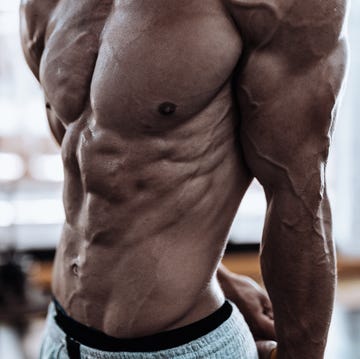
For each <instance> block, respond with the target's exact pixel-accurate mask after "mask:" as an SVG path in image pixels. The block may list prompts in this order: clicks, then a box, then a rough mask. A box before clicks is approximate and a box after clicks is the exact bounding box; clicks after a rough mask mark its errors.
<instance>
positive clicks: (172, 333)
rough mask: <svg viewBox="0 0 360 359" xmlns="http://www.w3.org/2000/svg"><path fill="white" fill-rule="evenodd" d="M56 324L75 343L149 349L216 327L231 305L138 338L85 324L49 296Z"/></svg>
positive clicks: (181, 341)
mask: <svg viewBox="0 0 360 359" xmlns="http://www.w3.org/2000/svg"><path fill="white" fill-rule="evenodd" d="M53 302H54V306H55V310H56V315H55V321H56V323H57V325H58V326H59V327H60V328H61V329H62V330H63V331H64V332H65V334H66V335H67V336H69V337H71V338H72V339H73V340H74V341H76V342H78V343H79V344H82V345H86V346H88V347H90V348H93V349H97V350H102V351H109V352H119V351H124V352H152V351H159V350H165V349H171V348H174V347H177V346H180V345H183V344H187V343H189V342H191V341H193V340H196V339H198V338H200V337H202V336H204V335H206V334H208V333H210V332H211V331H213V330H215V329H216V328H218V327H219V326H220V325H221V324H222V323H224V322H225V321H226V320H227V319H229V318H230V316H231V313H232V310H233V308H232V305H231V304H230V303H229V302H228V301H225V303H224V304H223V305H222V307H220V308H219V309H218V310H216V311H215V312H214V313H212V314H210V315H209V316H208V317H206V318H204V319H201V320H199V321H197V322H194V323H191V324H189V325H186V326H184V327H181V328H176V329H172V330H169V331H165V332H161V333H158V334H154V335H149V336H145V337H139V338H131V339H128V338H116V337H112V336H110V335H107V334H105V333H103V332H101V331H99V330H97V329H94V328H91V327H88V326H86V325H84V324H81V323H79V322H77V321H76V320H74V319H72V318H71V317H69V316H68V315H67V314H66V312H65V310H64V309H63V308H62V307H61V305H60V304H59V302H58V301H57V300H56V299H53Z"/></svg>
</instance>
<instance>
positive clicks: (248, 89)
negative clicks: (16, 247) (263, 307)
mask: <svg viewBox="0 0 360 359" xmlns="http://www.w3.org/2000/svg"><path fill="white" fill-rule="evenodd" d="M345 12H346V9H345V0H326V1H312V0H263V1H258V0H202V1H197V0H187V1H185V0H183V1H179V0H176V1H175V0H156V1H125V0H119V1H113V0H102V1H98V0H77V1H72V0H58V1H57V0H52V1H50V0H28V1H25V0H24V1H23V2H22V7H21V31H22V43H23V49H24V52H25V56H26V59H27V61H28V63H29V65H30V67H31V69H32V71H33V72H34V74H35V76H36V77H37V78H38V80H39V81H40V83H41V85H42V87H43V89H44V93H45V98H46V103H47V113H48V118H49V122H50V126H51V129H52V130H53V133H54V135H55V137H56V139H57V141H58V142H59V143H60V144H61V150H62V158H63V163H64V172H65V182H64V196H63V198H64V207H65V214H66V221H65V224H64V228H63V233H62V238H61V241H60V244H59V247H58V249H57V253H56V259H55V266H54V273H53V292H54V295H55V296H56V298H57V299H58V300H59V302H60V303H61V305H62V306H63V307H64V308H65V310H66V311H67V312H68V313H69V314H70V315H71V316H72V317H73V318H74V319H75V320H77V321H79V322H81V323H84V324H86V325H89V326H92V327H94V328H97V329H99V330H102V331H104V332H105V333H107V334H109V335H112V336H115V337H136V336H143V335H148V334H152V333H156V332H161V331H164V330H168V329H172V328H175V327H180V326H183V325H186V324H188V323H191V322H194V321H196V320H198V319H200V318H202V317H205V316H207V315H209V314H210V313H212V312H214V311H215V310H216V309H218V308H219V307H220V306H221V305H222V303H223V301H224V292H223V290H222V289H221V286H220V284H219V280H218V278H217V277H219V279H220V281H221V285H222V287H223V289H224V290H225V294H226V295H228V293H229V294H230V293H231V292H232V289H234V288H236V277H232V275H231V273H228V272H226V270H224V269H221V271H222V272H221V273H219V276H217V275H216V274H217V269H218V266H219V262H220V260H221V258H222V254H223V251H224V247H225V245H226V240H227V236H228V231H229V228H230V225H231V223H232V220H233V218H234V215H235V213H236V211H237V208H238V206H239V204H240V202H241V199H242V198H243V196H244V193H245V192H246V190H247V188H248V186H249V184H250V183H251V181H252V180H253V179H254V178H257V179H258V180H259V182H260V183H261V184H262V185H263V187H264V190H265V193H266V198H267V203H268V207H267V213H266V223H265V228H264V236H263V241H262V246H261V264H262V273H263V277H264V281H265V285H266V288H267V290H268V292H269V295H270V298H271V301H272V303H273V309H274V318H275V327H276V335H277V341H278V356H277V357H278V358H279V359H285V358H286V359H290V358H291V359H293V358H296V359H303V358H307V359H319V358H322V357H323V353H324V348H325V344H326V338H327V331H328V327H329V322H330V317H331V312H332V306H333V295H334V287H335V277H336V273H335V265H334V250H333V242H332V238H331V216H330V208H329V202H328V199H327V195H326V183H325V168H326V161H327V156H328V149H329V145H330V137H331V132H332V126H333V121H334V117H335V111H334V108H335V106H336V99H337V96H338V93H339V90H340V87H341V83H342V78H343V75H344V68H345V52H346V51H345V44H344V40H343V38H342V26H343V20H344V15H345Z"/></svg>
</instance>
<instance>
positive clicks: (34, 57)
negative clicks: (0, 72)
mask: <svg viewBox="0 0 360 359" xmlns="http://www.w3.org/2000/svg"><path fill="white" fill-rule="evenodd" d="M59 1H60V0H21V4H20V34H21V43H22V48H23V51H24V54H25V58H26V61H27V62H28V64H29V66H30V68H31V70H32V71H33V73H34V75H35V76H36V77H38V68H39V64H40V59H41V55H42V52H43V50H44V41H45V35H46V29H47V24H48V22H49V19H50V16H51V13H52V11H53V10H54V8H55V7H56V5H57V3H58V2H59Z"/></svg>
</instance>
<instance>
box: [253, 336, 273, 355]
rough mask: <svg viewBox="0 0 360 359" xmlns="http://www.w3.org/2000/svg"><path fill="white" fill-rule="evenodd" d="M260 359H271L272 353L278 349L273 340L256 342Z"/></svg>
mask: <svg viewBox="0 0 360 359" xmlns="http://www.w3.org/2000/svg"><path fill="white" fill-rule="evenodd" d="M256 348H257V351H258V354H259V359H270V358H271V353H272V352H273V350H274V349H275V348H276V342H274V341H272V340H259V341H257V342H256Z"/></svg>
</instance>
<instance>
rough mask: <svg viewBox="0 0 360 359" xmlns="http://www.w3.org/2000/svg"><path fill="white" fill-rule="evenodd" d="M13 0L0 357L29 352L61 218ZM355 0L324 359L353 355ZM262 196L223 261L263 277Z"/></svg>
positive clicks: (1, 203)
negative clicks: (335, 267) (332, 298)
mask: <svg viewBox="0 0 360 359" xmlns="http://www.w3.org/2000/svg"><path fill="white" fill-rule="evenodd" d="M18 7H19V1H18V0H0V358H1V359H11V358H14V359H20V358H28V359H31V358H36V356H37V352H38V348H39V343H40V339H41V333H42V330H43V324H44V314H45V311H46V305H47V303H48V300H49V293H50V292H49V285H50V278H51V263H52V258H53V255H54V249H55V247H56V244H57V242H58V240H59V237H60V230H61V226H62V222H63V219H64V213H63V207H62V203H61V191H62V179H63V171H62V164H61V159H60V154H59V148H58V147H57V146H56V144H55V141H54V140H53V138H52V136H51V135H50V131H49V129H48V125H47V121H46V117H45V106H44V101H43V94H42V91H41V89H40V87H39V85H38V83H37V82H36V80H35V78H34V77H33V76H32V74H31V72H30V70H29V69H28V67H27V65H26V64H25V61H24V58H23V55H22V51H21V47H20V39H19V18H18ZM359 16H360V1H359V0H354V1H353V4H352V7H351V11H350V16H349V26H348V28H349V31H348V32H349V40H350V47H351V53H350V70H349V74H348V79H347V84H346V90H345V91H344V96H343V101H342V106H341V111H340V115H339V117H338V123H337V124H336V131H335V136H334V140H333V146H332V151H331V157H330V160H329V164H328V184H329V195H330V199H331V203H332V208H333V217H334V237H335V241H336V246H337V249H338V256H339V258H338V264H339V288H338V294H337V303H336V310H335V313H334V318H333V322H332V327H331V332H330V339H329V345H328V350H327V354H326V359H335V358H336V359H339V358H340V359H360V161H358V159H357V158H356V157H357V156H359V155H360V122H359V120H358V117H359V116H358V115H359V113H358V112H359V111H358V107H357V104H358V103H357V100H358V99H357V96H358V94H357V89H358V88H359V86H360V85H359V84H360V42H359V41H358V39H359V36H360V23H359V21H357V20H358V19H359ZM264 213H265V198H264V194H263V191H262V189H261V187H260V186H259V184H258V183H256V182H255V183H254V184H253V185H252V187H251V188H250V190H249V192H248V194H247V195H246V197H245V199H244V201H243V203H242V205H241V208H240V209H239V213H238V215H237V217H236V219H235V221H234V224H233V227H232V230H231V234H230V241H231V245H230V246H229V249H228V251H227V256H226V258H225V263H226V264H227V265H228V266H229V267H230V268H231V269H233V270H235V271H238V272H242V273H244V274H248V275H250V276H252V277H254V278H255V279H257V280H261V278H260V275H259V268H258V259H257V255H256V251H257V249H258V245H259V241H260V238H261V230H262V226H263V220H264Z"/></svg>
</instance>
